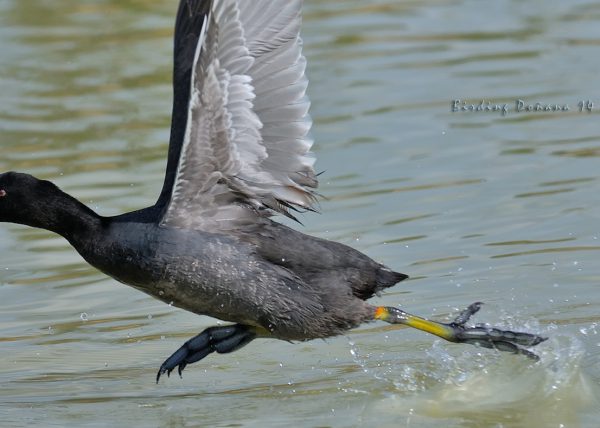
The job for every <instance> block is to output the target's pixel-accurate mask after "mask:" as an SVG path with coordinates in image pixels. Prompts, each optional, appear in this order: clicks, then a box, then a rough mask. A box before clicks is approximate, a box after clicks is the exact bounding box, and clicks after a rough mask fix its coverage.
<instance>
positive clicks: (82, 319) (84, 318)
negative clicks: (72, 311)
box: [79, 312, 88, 321]
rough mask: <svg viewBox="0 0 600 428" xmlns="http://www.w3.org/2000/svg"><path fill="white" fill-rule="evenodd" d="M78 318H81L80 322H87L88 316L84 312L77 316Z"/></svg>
mask: <svg viewBox="0 0 600 428" xmlns="http://www.w3.org/2000/svg"><path fill="white" fill-rule="evenodd" d="M79 318H81V321H87V320H88V314H86V313H85V312H82V313H81V315H79Z"/></svg>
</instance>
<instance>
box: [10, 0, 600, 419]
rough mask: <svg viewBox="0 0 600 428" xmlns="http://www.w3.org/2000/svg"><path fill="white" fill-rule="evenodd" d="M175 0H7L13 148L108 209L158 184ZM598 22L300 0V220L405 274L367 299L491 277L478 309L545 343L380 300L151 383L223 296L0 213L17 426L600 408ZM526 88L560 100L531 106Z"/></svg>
mask: <svg viewBox="0 0 600 428" xmlns="http://www.w3.org/2000/svg"><path fill="white" fill-rule="evenodd" d="M176 3H177V2H176V1H174V0H169V1H163V2H153V1H150V0H127V1H122V0H121V1H116V0H88V1H84V2H82V1H76V0H54V1H52V2H48V1H44V0H36V1H18V0H4V1H2V2H0V58H1V60H0V88H1V93H0V100H1V103H0V150H1V151H2V156H0V170H3V171H4V170H19V171H24V172H28V173H31V174H34V175H36V176H39V177H43V178H46V179H51V180H53V181H55V182H56V183H57V184H58V185H59V186H61V187H62V188H63V189H64V190H66V191H68V192H69V193H71V194H73V195H74V196H76V197H77V198H79V199H80V200H82V201H84V202H85V203H87V204H89V205H90V206H91V207H93V208H94V209H96V210H97V211H98V212H99V213H101V214H103V215H114V214H118V213H121V212H124V211H128V210H134V209H138V208H140V207H144V206H147V205H150V204H152V203H153V202H154V200H155V199H156V197H157V195H158V192H159V190H160V188H161V185H162V174H163V170H164V166H165V156H166V149H167V141H168V128H169V122H170V118H169V113H170V108H171V106H170V97H171V88H170V73H171V70H170V67H171V65H170V64H171V43H172V40H171V38H172V25H173V20H174V13H175V9H176V6H177V5H176ZM599 24H600V6H599V5H598V4H597V3H596V2H592V1H589V0H588V1H585V0H581V1H578V0H575V1H570V2H561V1H557V0H549V1H544V2H541V1H511V0H501V1H496V2H478V1H474V0H470V1H469V0H455V1H434V0H427V1H404V2H397V1H387V0H370V1H366V2H365V1H358V0H345V1H340V0H324V1H314V0H307V4H306V7H305V25H304V32H303V35H304V40H305V54H306V56H307V57H308V60H309V69H308V72H309V77H310V79H311V86H310V88H309V93H310V96H311V100H312V103H313V104H312V116H313V119H314V123H315V125H314V132H313V133H314V137H315V139H316V141H317V143H316V145H315V146H314V150H315V152H316V154H317V156H318V159H319V160H318V163H317V168H318V169H319V170H323V171H325V173H324V174H323V175H322V176H321V177H322V180H321V189H320V190H321V193H322V194H323V195H325V196H326V199H323V200H322V201H321V208H322V212H323V213H322V214H320V215H312V214H311V215H305V216H303V217H302V218H301V220H302V222H303V223H304V226H303V227H301V226H295V227H301V228H302V230H304V231H306V232H307V233H311V234H314V235H317V236H321V237H325V238H329V239H335V240H338V241H341V242H344V243H346V244H350V245H352V246H354V247H355V248H358V249H359V250H361V251H364V252H366V253H367V254H369V255H370V256H372V257H373V258H375V259H377V260H379V261H382V262H384V263H386V264H388V265H390V266H392V267H393V268H395V269H396V270H400V271H402V272H406V273H407V274H409V275H411V280H410V281H406V282H404V283H402V284H401V285H399V286H397V287H395V288H394V289H392V290H390V291H389V292H387V293H385V294H384V295H383V296H381V297H380V298H377V299H375V300H374V302H377V303H382V304H387V305H397V304H400V305H401V306H402V308H403V309H405V310H407V311H410V312H413V313H417V314H420V315H424V316H432V317H435V318H437V319H440V320H447V319H449V317H450V316H451V314H453V313H455V312H456V311H457V310H459V309H461V308H463V307H465V306H466V305H468V304H469V303H471V302H474V301H484V302H486V305H485V306H484V308H483V310H482V313H481V314H480V315H478V316H477V321H479V322H483V321H487V322H491V323H494V324H498V325H501V326H505V327H509V328H523V329H526V330H531V331H536V332H542V333H543V334H546V335H548V336H550V337H551V339H550V340H549V341H548V342H546V343H544V344H542V345H540V346H539V347H538V349H537V350H538V352H539V353H540V356H541V362H539V363H537V364H532V363H531V362H530V361H528V360H526V359H524V358H520V357H515V356H511V355H506V354H503V355H498V354H496V353H494V352H490V351H487V350H485V351H484V350H478V349H477V348H474V347H466V346H459V345H453V344H447V343H442V342H441V341H438V340H435V339H434V338H432V337H430V336H428V335H426V334H423V333H421V332H418V331H409V330H407V329H404V328H397V327H391V326H388V325H381V324H372V325H367V326H364V327H363V328H361V329H359V330H357V331H353V332H351V333H349V334H348V336H347V337H340V338H334V339H330V340H327V341H313V342H308V343H303V344H296V345H292V344H288V343H285V342H278V341H262V342H256V343H252V344H250V345H249V346H248V347H246V348H245V349H244V350H243V351H240V352H237V353H234V354H230V355H226V356H211V357H209V358H207V359H206V360H204V361H203V362H202V363H199V364H196V365H195V366H190V367H188V369H186V372H185V376H184V378H183V380H180V379H178V378H177V377H176V376H175V377H172V378H170V379H165V380H164V381H163V380H161V383H160V384H159V385H156V384H155V383H154V376H155V373H156V370H157V368H158V366H159V365H160V363H161V362H162V361H163V359H164V358H166V357H167V356H168V355H169V354H170V353H171V352H173V351H174V350H175V349H176V348H177V347H178V346H179V345H180V344H181V343H182V342H183V341H185V340H186V339H187V338H189V337H190V336H192V335H194V334H196V333H198V332H199V331H201V330H202V329H204V328H205V327H207V326H210V325H213V324H214V323H215V320H213V319H210V318H206V317H198V316H195V315H192V314H188V313H185V312H184V311H182V310H178V309H175V308H171V307H169V306H167V305H164V304H162V303H160V302H158V301H155V300H153V299H152V298H150V297H147V296H145V295H143V294H141V293H139V292H137V291H135V290H133V289H130V288H128V287H125V286H122V285H120V284H117V283H116V282H115V281H113V280H111V279H108V278H106V277H105V276H103V275H102V274H100V273H99V272H97V271H95V270H94V269H93V268H91V267H89V266H88V265H86V264H85V263H84V262H83V260H82V259H81V258H80V257H79V256H78V255H77V254H76V253H75V252H74V251H73V250H72V249H71V248H70V247H69V245H68V244H67V243H66V241H64V240H63V239H62V238H60V237H57V236H54V235H52V234H51V233H49V232H46V231H40V230H33V229H28V228H25V227H20V226H16V225H2V227H0V254H1V255H2V257H1V258H0V295H1V296H2V304H1V306H0V342H1V343H0V349H1V352H2V356H3V358H2V360H1V362H0V395H1V397H2V399H1V400H0V419H1V420H2V421H3V422H2V424H3V426H11V427H25V426H32V425H36V426H56V427H65V426H73V427H84V426H85V427H102V426H125V425H129V426H145V427H155V426H156V427H164V426H172V427H180V426H184V427H200V426H244V427H254V426H257V427H258V426H260V427H265V426H274V427H276V426H298V427H300V426H305V427H323V426H335V427H342V426H368V425H377V426H383V427H397V426H409V427H437V426H443V427H522V426H528V427H552V426H554V427H560V426H565V427H595V426H596V424H597V422H596V421H597V420H598V417H600V415H599V412H598V410H597V408H598V404H599V403H598V397H600V395H599V393H598V383H599V381H600V335H599V334H598V331H597V329H598V327H597V326H598V323H599V322H600V315H599V314H600V287H599V285H600V266H599V265H598V257H599V255H600V240H599V239H598V237H599V236H600V222H599V218H600V208H599V204H598V183H599V180H600V126H599V125H598V112H599V111H600V93H599V92H598V87H600V86H599V83H600V82H599V78H598V69H599V68H600V62H599V60H598V58H599V57H600V56H599V55H598V52H599V49H600V25H599ZM518 99H521V100H523V101H525V102H526V103H529V104H535V103H536V102H540V103H544V104H551V105H556V104H558V105H561V106H564V105H566V104H568V106H569V111H567V112H535V111H534V112H515V111H514V103H515V100H518ZM452 100H464V101H466V102H467V103H469V104H473V103H474V104H478V103H479V102H481V101H482V100H483V101H484V102H488V101H489V102H491V103H493V104H500V105H502V104H504V103H506V104H508V105H509V106H510V107H511V109H512V110H510V111H509V112H508V113H507V114H506V115H502V114H501V113H499V112H455V113H453V112H451V108H450V107H451V102H452ZM587 100H589V101H591V102H593V103H594V108H593V109H592V111H591V112H579V108H578V103H579V102H580V101H584V102H585V101H587ZM586 105H587V104H586Z"/></svg>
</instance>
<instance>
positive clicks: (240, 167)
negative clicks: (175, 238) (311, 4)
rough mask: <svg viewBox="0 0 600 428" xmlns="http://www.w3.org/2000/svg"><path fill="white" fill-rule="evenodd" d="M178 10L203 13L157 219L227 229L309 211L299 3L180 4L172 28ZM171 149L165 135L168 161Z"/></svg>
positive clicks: (311, 179) (223, 0)
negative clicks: (164, 197) (181, 122)
mask: <svg viewBox="0 0 600 428" xmlns="http://www.w3.org/2000/svg"><path fill="white" fill-rule="evenodd" d="M186 7H187V8H189V10H191V11H198V10H199V11H200V15H199V14H193V13H192V14H191V15H190V16H194V17H196V19H197V17H198V16H202V27H201V30H200V31H199V35H198V41H197V43H196V48H195V50H194V55H193V58H192V61H193V62H192V66H191V73H190V79H189V96H188V103H187V106H186V109H187V112H186V121H185V129H184V134H183V138H182V139H181V144H180V148H179V150H178V151H179V158H178V162H177V165H176V168H175V170H174V174H173V175H172V181H173V183H172V190H171V192H170V195H169V196H170V197H169V201H168V205H167V208H166V211H165V212H164V215H163V218H162V222H161V224H163V225H168V226H173V227H179V228H190V229H203V230H215V228H216V229H228V228H235V227H238V226H239V225H240V224H243V223H244V222H246V221H254V220H255V219H256V216H260V215H268V214H269V212H273V211H277V212H281V213H284V214H288V215H289V212H288V209H290V208H300V209H312V206H313V203H314V200H315V197H314V193H313V190H312V189H314V188H316V186H317V180H316V177H315V173H314V170H313V167H312V165H313V163H314V159H313V158H312V157H311V156H310V153H309V150H310V147H311V145H312V141H311V140H310V139H309V138H308V136H307V135H308V132H309V130H310V127H311V121H310V118H309V117H308V107H309V101H308V99H307V98H306V95H305V92H306V87H307V79H306V77H305V76H304V70H305V67H306V60H305V59H304V57H303V56H302V52H301V48H302V41H301V39H300V37H299V31H300V24H301V7H302V1H301V0H252V1H249V0H237V1H236V0H213V1H209V2H193V1H191V0H183V1H182V3H181V5H180V14H179V18H178V21H179V22H178V25H179V26H181V25H183V24H182V20H185V18H182V16H183V17H185V16H186V15H185V14H183V15H182V10H184V11H185V8H186ZM186 25H187V24H186ZM189 34H193V32H192V33H189ZM176 45H177V42H176ZM175 75H176V76H175V78H177V64H176V71H175ZM176 85H177V84H176ZM176 108H177V106H174V110H175V109H176ZM175 114H180V112H175V111H174V117H175ZM173 126H175V125H173ZM176 145H177V141H175V142H174V141H173V138H172V140H171V146H170V149H169V150H170V157H171V155H172V154H173V153H174V152H175V151H176V150H177V149H175V148H174V146H176ZM169 161H171V159H169ZM170 166H171V167H172V165H170ZM168 175H169V171H168V172H167V176H168ZM167 179H168V178H167ZM167 179H166V180H165V187H166V186H167ZM163 190H164V189H163Z"/></svg>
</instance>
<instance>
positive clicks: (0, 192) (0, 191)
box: [0, 189, 6, 198]
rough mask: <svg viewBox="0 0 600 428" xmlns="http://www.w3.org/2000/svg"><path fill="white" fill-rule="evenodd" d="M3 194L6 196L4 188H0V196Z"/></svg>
mask: <svg viewBox="0 0 600 428" xmlns="http://www.w3.org/2000/svg"><path fill="white" fill-rule="evenodd" d="M5 196H6V190H4V189H0V198H3V197H5Z"/></svg>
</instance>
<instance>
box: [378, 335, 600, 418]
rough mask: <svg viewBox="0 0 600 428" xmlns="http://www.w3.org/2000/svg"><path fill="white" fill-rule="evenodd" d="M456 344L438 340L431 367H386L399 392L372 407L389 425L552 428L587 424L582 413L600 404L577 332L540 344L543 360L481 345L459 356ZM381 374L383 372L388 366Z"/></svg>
mask: <svg viewBox="0 0 600 428" xmlns="http://www.w3.org/2000/svg"><path fill="white" fill-rule="evenodd" d="M450 350H454V349H452V348H449V347H447V346H446V345H445V344H442V343H441V342H440V341H436V343H435V344H434V345H433V346H432V347H431V349H430V350H429V351H428V359H429V361H428V362H427V364H425V365H424V366H421V367H419V366H404V367H396V368H397V369H399V370H398V371H397V372H396V373H392V371H391V370H386V371H385V376H387V381H389V382H391V383H393V384H394V386H395V387H396V390H395V391H393V392H390V393H389V394H387V396H386V397H385V398H383V399H382V400H380V401H379V402H377V403H375V404H373V405H372V406H371V407H370V408H369V409H368V410H367V413H373V414H377V415H379V417H380V418H381V420H382V423H383V426H388V425H387V423H388V422H389V426H392V424H393V425H394V426H398V425H400V426H403V425H406V426H429V425H431V424H435V421H436V420H437V421H438V423H439V421H440V420H444V421H446V422H448V421H452V423H454V424H456V426H463V425H464V424H465V423H466V422H470V423H469V425H470V424H471V423H473V424H475V425H477V426H479V425H481V426H497V427H513V426H514V427H517V426H527V427H544V428H545V427H552V426H555V427H560V426H573V425H579V421H578V418H579V414H580V412H581V411H582V410H583V409H584V408H586V409H590V408H592V407H596V406H597V404H598V403H599V402H600V400H599V397H600V394H599V389H598V387H597V386H596V385H594V384H593V383H592V382H590V380H589V378H588V376H587V375H586V373H585V371H584V370H582V367H581V360H582V357H583V355H584V353H585V352H584V349H583V345H582V343H581V342H580V341H579V340H577V339H576V338H575V337H572V336H567V335H558V336H554V337H552V338H551V339H549V340H548V341H547V342H545V343H544V344H543V345H542V346H539V347H538V349H537V351H538V353H539V355H540V358H541V359H540V361H539V362H537V363H534V362H532V361H530V360H528V359H525V358H523V357H522V356H513V355H508V354H504V353H502V354H500V353H491V352H489V351H488V350H479V349H477V348H472V349H471V348H469V349H464V350H462V352H461V353H458V354H456V355H454V354H451V353H450V352H449V351H450ZM389 368H391V366H390V367H388V369H389ZM375 375H376V376H377V377H378V378H379V379H381V378H382V373H381V372H378V373H376V374H375ZM599 414H600V413H599ZM385 421H388V422H385ZM452 423H450V424H449V425H448V426H452Z"/></svg>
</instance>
